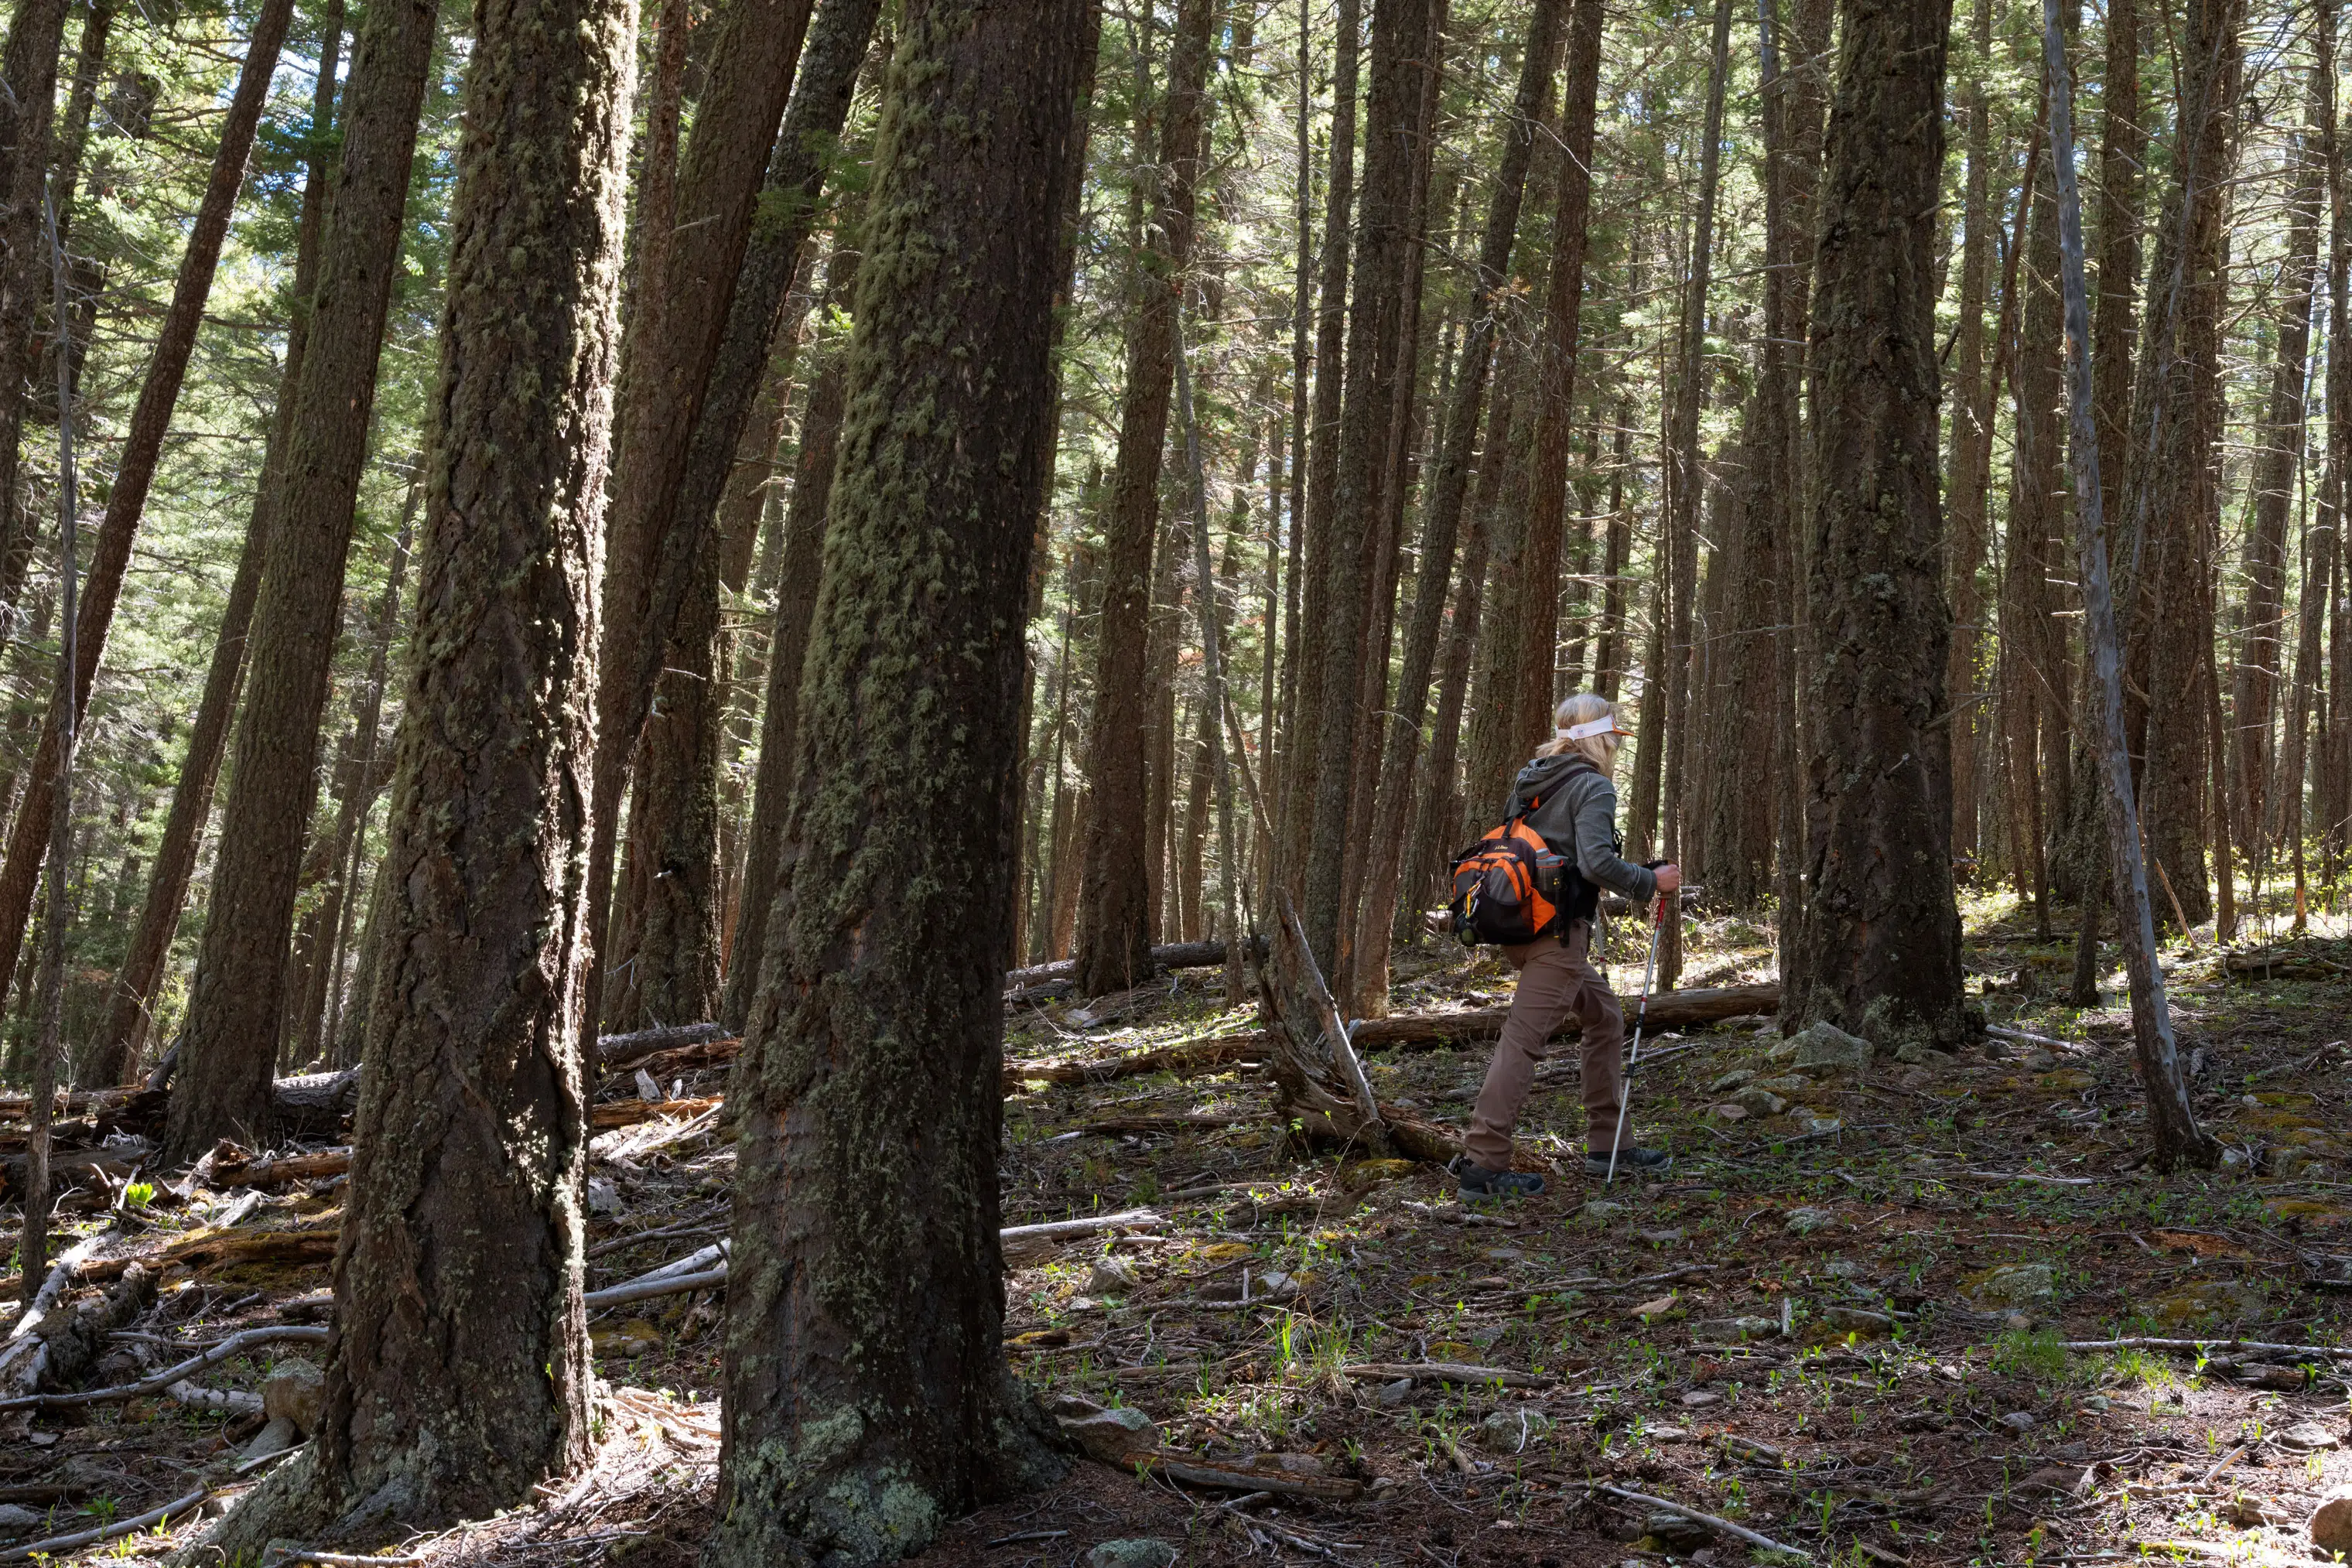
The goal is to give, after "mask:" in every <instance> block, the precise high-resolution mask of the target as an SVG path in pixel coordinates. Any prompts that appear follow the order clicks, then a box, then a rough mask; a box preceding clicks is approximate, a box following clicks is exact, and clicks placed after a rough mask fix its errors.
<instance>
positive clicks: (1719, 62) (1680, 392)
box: [1522, 0, 1731, 991]
mask: <svg viewBox="0 0 2352 1568" xmlns="http://www.w3.org/2000/svg"><path fill="white" fill-rule="evenodd" d="M1730 47H1731V0H1716V6H1715V44H1714V53H1713V56H1712V58H1711V61H1710V64H1709V68H1708V71H1707V88H1706V130H1705V131H1702V132H1701V133H1700V138H1699V158H1698V212H1697V215H1696V219H1695V220H1694V221H1693V223H1692V225H1691V228H1692V235H1691V255H1690V276H1689V277H1688V278H1687V279H1686V280H1685V284H1684V288H1683V319H1682V323H1681V333H1682V346H1681V351H1680V354H1679V356H1678V363H1677V365H1676V369H1675V389H1674V416H1673V421H1672V423H1671V424H1670V426H1669V428H1668V430H1667V434H1666V462H1665V468H1666V511H1667V516H1666V519H1665V545H1666V564H1667V567H1668V572H1667V583H1668V585H1669V590H1670V592H1669V602H1670V603H1671V604H1672V606H1673V612H1674V613H1673V615H1672V617H1671V619H1670V620H1669V622H1668V623H1667V632H1666V636H1667V647H1666V659H1665V664H1664V668H1663V669H1662V670H1660V671H1659V678H1660V679H1661V680H1663V681H1664V683H1665V687H1666V691H1665V698H1666V700H1665V702H1664V704H1663V705H1654V704H1651V703H1647V702H1645V703H1643V705H1642V710H1643V711H1642V726H1643V728H1644V729H1647V730H1650V731H1651V732H1652V734H1653V735H1657V734H1659V733H1661V731H1662V732H1663V735H1664V740H1665V747H1664V751H1663V756H1664V762H1665V778H1664V802H1665V816H1666V831H1665V847H1664V851H1663V853H1664V855H1665V857H1666V858H1667V859H1668V860H1670V861H1678V860H1681V859H1683V858H1684V856H1685V852H1686V851H1685V846H1684V843H1683V825H1684V822H1685V821H1686V819H1687V817H1688V810H1687V807H1686V804H1685V799H1684V797H1685V790H1686V789H1688V788H1689V786H1690V782H1691V775H1692V774H1693V773H1694V772H1695V771H1696V769H1695V768H1694V767H1693V765H1692V758H1691V755H1690V751H1691V737H1692V734H1693V732H1694V731H1697V730H1699V729H1700V726H1699V725H1698V724H1697V723H1696V721H1695V720H1694V718H1693V717H1692V714H1691V706H1692V702H1691V699H1692V695H1693V694H1692V688H1693V686H1694V685H1696V682H1697V677H1698V675H1699V674H1700V670H1701V664H1700V661H1699V657H1698V641H1697V637H1696V619H1695V617H1694V615H1693V613H1692V612H1693V611H1694V609H1695V608H1696V603H1695V601H1696V594H1697V588H1698V530H1699V518H1700V516H1701V502H1702V501H1703V500H1704V499H1705V493H1706V463H1705V461H1704V460H1703V456H1702V454H1701V452H1700V447H1699V428H1698V422H1699V415H1700V414H1701V413H1704V412H1705V410H1706V383H1707V375H1706V298H1707V292H1708V289H1709V287H1710V285H1711V280H1712V278H1713V276H1714V270H1713V269H1714V264H1715V203H1716V193H1717V189H1718V186H1719V183H1720V180H1721V176H1722V167H1723V93H1724V78H1725V77H1726V76H1727V74H1728V71H1729V68H1730V57H1729V50H1730ZM1718 531H1720V530H1718ZM1546 664H1549V659H1547V660H1546ZM1659 706H1664V709H1665V712H1664V715H1663V718H1664V725H1663V727H1661V726H1660V725H1659V720H1660V718H1661V715H1660V714H1659V712H1658V707H1659ZM1522 722H1523V723H1524V722H1526V716H1525V715H1524V714H1523V716H1522ZM1643 744H1644V745H1645V746H1646V745H1647V744H1648V742H1647V741H1644V742H1643ZM1681 913H1682V895H1681V894H1679V893H1669V894H1664V898H1663V903H1662V904H1661V907H1660V909H1659V912H1658V919H1659V927H1658V929H1659V936H1660V941H1659V943H1658V959H1657V988H1658V989H1659V990H1662V991H1671V990H1673V989H1674V988H1675V983H1676V982H1677V981H1679V980H1680V979H1681V978H1682V973H1683V925H1682V919H1681Z"/></svg>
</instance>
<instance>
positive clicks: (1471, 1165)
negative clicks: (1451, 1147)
mask: <svg viewBox="0 0 2352 1568" xmlns="http://www.w3.org/2000/svg"><path fill="white" fill-rule="evenodd" d="M1446 1169H1447V1170H1449V1171H1451V1172H1452V1173H1453V1174H1454V1181H1455V1182H1457V1183H1458V1184H1460V1186H1461V1190H1462V1196H1463V1197H1465V1198H1469V1199H1473V1200H1475V1199H1478V1198H1501V1197H1536V1196H1538V1194H1540V1193H1541V1192H1542V1191H1543V1189H1544V1178H1543V1177H1541V1176H1538V1175H1537V1174H1536V1173H1535V1172H1533V1171H1490V1170H1488V1169H1487V1168H1486V1166H1482V1165H1478V1164H1476V1163H1475V1162H1474V1161H1473V1160H1472V1159H1471V1158H1470V1156H1469V1155H1461V1156H1459V1157H1458V1158H1456V1159H1455V1160H1454V1163H1453V1164H1452V1165H1450V1166H1447V1167H1446Z"/></svg>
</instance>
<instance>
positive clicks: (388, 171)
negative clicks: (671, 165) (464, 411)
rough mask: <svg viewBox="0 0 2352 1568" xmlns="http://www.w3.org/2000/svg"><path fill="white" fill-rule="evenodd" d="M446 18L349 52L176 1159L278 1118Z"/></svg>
mask: <svg viewBox="0 0 2352 1568" xmlns="http://www.w3.org/2000/svg"><path fill="white" fill-rule="evenodd" d="M437 20H438V6H437V5H436V0H380V3H379V4H376V5H372V6H371V7H370V8H369V10H368V13H367V15H366V17H365V19H364V20H363V21H362V23H361V25H360V31H359V34H358V37H357V39H356V41H355V43H354V45H353V48H352V71H351V86H350V89H349V107H348V111H347V112H346V114H345V115H344V120H343V123H344V136H343V162H342V169H341V173H340V174H339V175H338V177H337V179H336V182H335V196H334V208H333V212H332V214H331V219H332V221H331V223H330V224H329V225H328V227H327V230H326V233H325V235H324V236H323V238H322V240H321V248H320V265H319V292H318V304H317V307H316V308H315V309H314V311H313V313H312V316H311V319H310V348H309V350H308V352H307V354H306V355H305V357H304V359H303V361H302V377H301V381H300V382H299V384H298V385H297V386H296V387H295V389H294V413H293V416H292V421H291V423H290V425H289V435H288V442H287V449H286V469H285V479H284V483H283V485H282V487H281V489H280V491H279V495H278V502H277V505H278V513H277V515H278V516H280V517H299V518H302V519H303V520H304V524H305V526H304V527H301V528H272V529H270V530H268V534H267V536H266V538H267V540H268V556H267V559H266V560H265V563H264V566H263V569H262V574H261V592H260V597H259V598H258V599H257V601H256V603H255V607H254V625H255V632H254V636H253V645H252V649H251V652H250V655H249V656H250V658H251V661H252V665H251V670H250V673H249V674H250V678H249V679H248V681H247V702H246V704H245V711H244V714H243V716H242V717H241V718H240V719H239V721H238V724H237V731H236V766H235V768H233V769H232V770H231V778H230V785H229V795H228V801H227V803H226V806H225V807H224V808H223V810H222V813H221V835H220V841H221V849H220V854H219V858H218V860H217V861H216V862H215V866H214V870H213V888H212V903H211V904H210V906H209V908H208V910H207V911H206V916H205V940H204V946H203V948H202V949H201V951H200V952H199V954H198V956H197V959H196V975H195V981H194V985H193V986H192V987H191V989H190V996H189V1001H188V1022H187V1030H186V1032H185V1033H184V1035H183V1037H182V1040H181V1054H180V1066H179V1070H178V1076H177V1078H176V1080H175V1082H173V1089H172V1110H171V1121H170V1124H169V1125H168V1126H167V1128H166V1130H165V1134H164V1146H165V1148H166V1150H167V1151H168V1152H169V1156H170V1157H171V1158H172V1159H173V1160H175V1161H177V1160H191V1159H194V1158H195V1157H196V1156H197V1155H201V1154H202V1153H204V1151H205V1149H206V1148H208V1147H210V1146H211V1145H212V1143H213V1141H214V1140H215V1139H216V1138H221V1137H228V1136H234V1135H236V1134H245V1135H247V1136H260V1135H266V1134H265V1133H264V1132H263V1129H266V1128H267V1127H268V1124H269V1117H270V1109H269V1082H270V1071H271V1066H272V1064H273V1063H274V1062H275V1061H276V1059H277V1055H278V1019H279V1016H280V1013H281V998H282V997H283V995H284V988H285V982H286V947H287V938H288V936H289V935H290V933H291V931H292V929H293V924H294V896H295V889H296V884H297V880H298V879H299V876H300V873H301V857H302V838H303V833H304V831H305V830H306V829H307V827H308V826H309V823H310V804H311V800H312V797H313V795H314V794H315V792H316V789H317V783H316V776H317V768H316V763H317V753H318V746H319V720H320V714H321V713H322V712H323V711H324V709H325V706H326V701H327V688H328V678H329V674H330V673H331V672H330V667H329V662H330V660H331V657H332V655H333V653H334V644H335V629H336V622H337V621H338V619H339V616H340V612H341V604H342V591H343V571H344V568H345V565H346V559H347V557H348V556H349V554H350V547H351V537H352V522H353V519H354V514H355V511H356V504H357V500H358V495H359V484H360V477H361V474H362V470H363V469H364V467H365V466H366V463H367V457H368V451H369V441H368V429H369V425H370V423H371V420H372V416H373V409H374V404H375V388H376V369H377V361H378V359H379V357H380V356H381V354H382V352H383V324H384V318H385V314H386V311H387V309H388V308H389V306H390V302H391V297H392V282H393V277H394V274H396V273H397V272H398V271H399V269H400V252H401V241H402V234H403V228H402V217H403V215H404V212H405V209H406V206H407V197H408V187H409V172H410V164H411V162H412V154H413V153H414V152H415V144H416V132H417V107H418V105H419V104H420V103H421V102H422V101H423V99H424V91H425V74H426V68H427V67H428V66H429V64H430V63H431V60H432V57H433V47H434V41H435V35H436V23H437Z"/></svg>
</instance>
